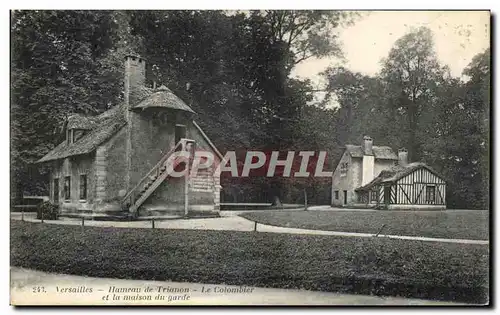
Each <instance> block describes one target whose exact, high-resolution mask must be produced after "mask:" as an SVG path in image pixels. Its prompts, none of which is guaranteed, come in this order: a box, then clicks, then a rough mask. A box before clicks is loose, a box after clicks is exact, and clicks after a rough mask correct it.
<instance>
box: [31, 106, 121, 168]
mask: <svg viewBox="0 0 500 315" xmlns="http://www.w3.org/2000/svg"><path fill="white" fill-rule="evenodd" d="M121 108H122V106H119V105H118V106H115V107H113V108H112V109H110V110H108V111H106V112H104V113H102V114H101V115H99V116H96V117H84V119H85V118H86V119H88V120H89V121H92V122H93V129H91V130H90V131H89V132H88V133H87V134H85V135H84V136H83V137H82V138H80V139H78V141H77V142H74V143H70V144H68V143H67V142H66V141H64V142H62V143H61V144H59V145H58V146H56V147H55V148H54V149H53V150H52V151H50V152H49V153H47V154H46V155H45V156H44V157H42V158H41V159H40V160H38V161H37V162H36V163H41V162H48V161H52V160H57V159H63V158H66V157H68V156H73V155H80V154H86V153H90V152H92V151H94V150H95V149H97V147H98V146H99V145H100V144H101V143H103V142H104V141H106V140H108V139H109V138H110V137H111V136H113V135H114V134H115V133H116V132H117V131H118V130H119V129H120V128H121V127H122V126H123V125H125V119H124V117H123V114H122V111H121V110H120V109H121ZM81 117H82V116H80V118H81ZM84 119H83V120H84ZM83 120H82V121H83ZM74 121H77V119H76V118H74ZM78 122H80V121H78ZM69 123H70V122H68V125H69Z"/></svg>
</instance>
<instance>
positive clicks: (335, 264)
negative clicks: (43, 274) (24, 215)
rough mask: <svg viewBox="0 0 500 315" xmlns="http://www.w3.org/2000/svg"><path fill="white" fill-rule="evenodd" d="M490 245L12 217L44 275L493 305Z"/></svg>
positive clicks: (22, 244)
mask: <svg viewBox="0 0 500 315" xmlns="http://www.w3.org/2000/svg"><path fill="white" fill-rule="evenodd" d="M488 261H489V256H488V246H484V245H469V244H450V243H430V242H420V241H404V240H391V239H366V238H341V237H330V236H313V235H290V234H274V233H260V232H232V231H194V230H164V229H155V230H153V229H126V228H98V227H85V230H84V231H83V232H82V229H81V227H75V226H63V225H51V224H41V223H29V222H20V221H12V222H11V264H12V265H13V266H19V267H25V268H32V269H38V270H42V271H50V272H59V273H66V274H76V275H86V276H94V277H111V278H121V279H144V280H165V281H180V282H200V283H212V284H233V285H249V286H258V287H274V288H295V289H307V290H319V291H332V292H345V293H359V294H376V295H392V296H405V297H413V298H425V299H437V300H448V301H460V302H469V303H485V302H486V301H487V299H488V298H487V296H488V291H487V287H488V284H487V281H488Z"/></svg>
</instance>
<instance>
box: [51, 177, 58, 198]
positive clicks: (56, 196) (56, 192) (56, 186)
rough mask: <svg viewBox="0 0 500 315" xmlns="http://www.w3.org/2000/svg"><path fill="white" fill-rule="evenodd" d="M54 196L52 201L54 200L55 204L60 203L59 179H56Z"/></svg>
mask: <svg viewBox="0 0 500 315" xmlns="http://www.w3.org/2000/svg"><path fill="white" fill-rule="evenodd" d="M53 194H54V195H53V199H52V200H54V203H59V178H54V189H53Z"/></svg>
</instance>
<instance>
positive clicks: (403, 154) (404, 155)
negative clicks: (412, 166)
mask: <svg viewBox="0 0 500 315" xmlns="http://www.w3.org/2000/svg"><path fill="white" fill-rule="evenodd" d="M398 164H399V165H401V166H406V165H408V150H406V149H405V148H401V149H399V150H398Z"/></svg>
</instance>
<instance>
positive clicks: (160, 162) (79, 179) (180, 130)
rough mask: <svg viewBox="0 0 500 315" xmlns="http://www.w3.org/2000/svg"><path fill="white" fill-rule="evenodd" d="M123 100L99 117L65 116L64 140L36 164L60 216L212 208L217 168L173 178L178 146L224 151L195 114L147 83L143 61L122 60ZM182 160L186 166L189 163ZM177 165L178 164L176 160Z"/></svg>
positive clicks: (134, 58)
mask: <svg viewBox="0 0 500 315" xmlns="http://www.w3.org/2000/svg"><path fill="white" fill-rule="evenodd" d="M124 81H125V97H124V102H123V103H122V104H120V105H117V106H115V107H113V108H111V109H110V110H108V111H106V112H104V113H102V114H101V115H99V116H94V117H87V116H81V115H73V116H71V117H69V118H68V121H67V126H66V140H65V141H64V142H62V143H61V144H59V145H58V146H57V147H55V148H54V149H53V150H52V151H50V152H49V153H47V154H46V155H45V156H44V157H43V158H41V159H40V160H39V161H38V162H37V163H47V164H49V165H50V166H51V174H50V198H51V201H52V202H53V203H56V204H59V206H60V211H61V214H62V215H89V214H91V215H93V216H104V217H110V216H119V217H131V216H132V217H136V216H151V215H155V216H157V215H159V216H161V215H170V214H180V213H184V212H185V211H186V210H188V211H191V212H193V211H194V212H196V211H203V212H216V211H219V208H220V207H219V204H220V201H219V200H220V189H221V186H220V174H217V173H216V170H215V167H211V168H208V169H201V170H199V171H198V173H197V175H196V176H193V177H187V178H185V177H171V176H169V174H168V172H166V165H165V163H166V161H167V159H168V158H169V156H170V155H171V154H172V153H173V152H175V151H179V150H186V151H189V152H190V154H191V156H192V155H193V152H194V150H205V151H209V152H211V153H212V154H213V155H214V156H215V157H216V163H214V164H215V165H217V159H218V161H219V162H220V160H221V159H222V156H221V154H220V153H219V151H218V150H217V148H216V147H215V146H214V144H213V143H212V142H211V141H210V139H209V138H208V137H207V135H206V134H205V133H204V132H203V131H202V130H201V128H200V127H199V126H198V125H197V124H196V122H195V121H194V117H195V115H196V114H195V112H194V111H193V110H192V109H191V108H190V107H189V106H188V105H187V104H186V103H184V102H183V101H182V100H181V99H180V98H178V97H177V96H176V95H175V94H174V93H172V91H171V90H169V89H168V88H167V87H165V86H160V87H159V88H154V89H152V88H148V87H146V86H145V81H146V62H145V60H144V59H143V58H141V57H139V56H133V55H129V56H127V57H126V58H125V80H124ZM185 164H186V163H184V167H186V165H185ZM180 167H182V165H181V166H180Z"/></svg>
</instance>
